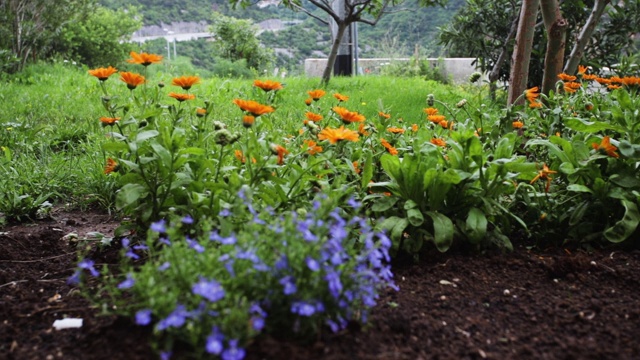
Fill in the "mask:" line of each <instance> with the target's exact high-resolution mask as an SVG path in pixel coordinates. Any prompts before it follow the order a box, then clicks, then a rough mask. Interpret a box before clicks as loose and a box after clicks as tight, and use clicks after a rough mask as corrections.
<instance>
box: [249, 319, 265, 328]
mask: <svg viewBox="0 0 640 360" xmlns="http://www.w3.org/2000/svg"><path fill="white" fill-rule="evenodd" d="M251 326H252V327H253V330H255V331H262V329H263V328H264V318H263V317H261V316H254V317H252V318H251Z"/></svg>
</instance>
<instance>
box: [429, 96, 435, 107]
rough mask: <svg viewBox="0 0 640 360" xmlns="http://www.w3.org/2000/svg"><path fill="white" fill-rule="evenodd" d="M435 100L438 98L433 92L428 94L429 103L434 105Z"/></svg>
mask: <svg viewBox="0 0 640 360" xmlns="http://www.w3.org/2000/svg"><path fill="white" fill-rule="evenodd" d="M435 102H436V98H435V97H434V96H433V94H429V95H427V105H429V106H433V105H434V104H435Z"/></svg>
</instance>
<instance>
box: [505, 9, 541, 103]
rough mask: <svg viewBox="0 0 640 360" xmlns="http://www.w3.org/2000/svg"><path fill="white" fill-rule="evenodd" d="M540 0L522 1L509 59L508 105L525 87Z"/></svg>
mask: <svg viewBox="0 0 640 360" xmlns="http://www.w3.org/2000/svg"><path fill="white" fill-rule="evenodd" d="M539 4H540V0H523V1H522V9H521V10H520V20H519V22H518V32H517V34H516V46H515V48H514V50H513V57H512V58H511V75H510V76H509V98H508V100H507V102H508V103H509V104H512V103H514V102H515V101H516V100H517V99H518V98H519V97H520V95H522V93H523V92H524V90H525V89H526V87H527V79H528V77H529V62H530V61H531V48H532V46H533V36H534V30H535V25H536V18H537V15H538V5H539Z"/></svg>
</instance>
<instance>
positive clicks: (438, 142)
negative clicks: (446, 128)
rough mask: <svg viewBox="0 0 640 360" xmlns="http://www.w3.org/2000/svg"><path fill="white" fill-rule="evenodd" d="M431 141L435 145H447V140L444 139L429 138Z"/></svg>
mask: <svg viewBox="0 0 640 360" xmlns="http://www.w3.org/2000/svg"><path fill="white" fill-rule="evenodd" d="M429 142H430V143H432V144H433V145H435V146H441V147H445V146H447V142H446V141H444V139H438V138H433V139H431V140H429Z"/></svg>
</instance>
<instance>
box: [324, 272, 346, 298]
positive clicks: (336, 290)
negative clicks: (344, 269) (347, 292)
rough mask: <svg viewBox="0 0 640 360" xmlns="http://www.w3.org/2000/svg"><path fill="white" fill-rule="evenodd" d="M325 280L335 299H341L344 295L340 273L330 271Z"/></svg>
mask: <svg viewBox="0 0 640 360" xmlns="http://www.w3.org/2000/svg"><path fill="white" fill-rule="evenodd" d="M324 279H325V280H326V281H327V283H328V285H329V292H330V293H331V295H332V296H333V297H334V298H336V299H337V298H339V297H340V294H341V293H342V282H341V281H340V273H338V272H336V271H329V272H327V275H325V277H324Z"/></svg>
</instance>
